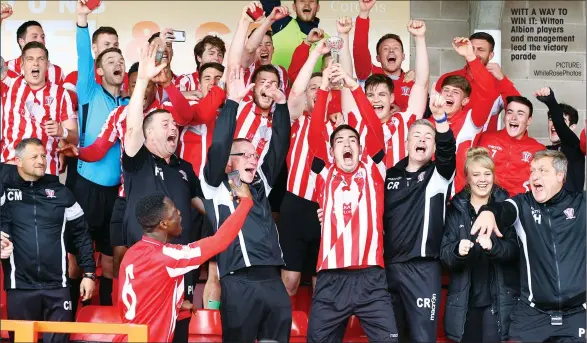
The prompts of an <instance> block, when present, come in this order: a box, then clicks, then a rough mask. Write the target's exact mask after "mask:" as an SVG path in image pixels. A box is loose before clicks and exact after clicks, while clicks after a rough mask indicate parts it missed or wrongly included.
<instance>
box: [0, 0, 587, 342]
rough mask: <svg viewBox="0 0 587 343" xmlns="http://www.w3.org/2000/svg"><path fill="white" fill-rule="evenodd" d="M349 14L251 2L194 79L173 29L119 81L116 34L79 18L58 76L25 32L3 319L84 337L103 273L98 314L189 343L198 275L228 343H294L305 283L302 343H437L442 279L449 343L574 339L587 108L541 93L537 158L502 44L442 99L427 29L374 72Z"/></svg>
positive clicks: (15, 104) (484, 38) (459, 49)
mask: <svg viewBox="0 0 587 343" xmlns="http://www.w3.org/2000/svg"><path fill="white" fill-rule="evenodd" d="M358 1H359V8H360V14H359V16H358V17H357V18H356V20H353V19H352V18H349V17H340V18H338V19H337V20H336V29H337V32H330V33H327V32H324V30H322V29H321V28H320V27H319V19H318V12H319V9H320V2H319V0H293V3H292V6H291V8H292V10H293V11H292V13H290V10H289V8H288V7H287V6H285V4H282V3H281V2H280V1H270V0H262V1H260V2H251V3H249V4H248V5H247V6H245V7H244V8H243V10H242V14H241V16H240V18H239V21H238V25H237V29H236V31H235V32H234V36H233V37H232V42H231V44H230V47H229V49H228V51H227V48H226V45H225V42H223V40H222V39H220V38H219V37H217V36H214V35H208V36H205V37H204V38H202V39H201V40H200V41H199V42H198V43H197V44H196V45H195V47H194V58H195V60H196V64H197V70H196V71H195V72H193V73H191V74H186V75H176V74H175V73H173V71H172V69H171V61H172V59H173V44H174V41H175V38H176V37H175V36H174V32H175V31H174V30H173V29H165V30H163V31H161V32H157V33H155V34H153V35H152V36H151V38H150V39H149V40H148V42H144V44H143V46H142V48H141V51H140V54H139V60H138V61H131V62H133V64H132V65H131V66H130V68H128V70H127V64H128V61H126V60H125V58H124V56H123V54H122V52H121V50H120V49H119V42H118V34H117V31H116V29H115V28H112V27H99V28H97V29H96V30H95V31H94V32H93V33H92V34H91V35H90V31H89V29H88V15H89V14H90V13H92V10H93V8H94V6H95V4H93V5H90V2H89V1H88V0H77V17H76V24H77V31H76V47H77V56H78V62H77V63H78V65H77V71H75V72H72V73H70V74H69V75H67V76H66V75H64V73H63V70H62V69H61V68H60V67H59V66H57V65H54V64H52V63H50V57H49V51H48V50H47V48H46V47H45V39H46V38H48V39H50V38H51V37H45V35H44V32H43V28H42V26H41V24H40V23H39V22H37V21H34V20H30V21H26V22H24V23H23V24H22V25H21V26H20V27H19V28H18V30H17V41H18V44H19V47H20V49H21V56H17V57H16V58H15V59H13V60H10V61H7V62H6V63H5V62H4V60H3V61H2V75H1V78H2V84H1V87H2V88H1V90H2V105H1V116H2V118H1V130H0V134H1V141H0V149H1V155H0V156H1V161H2V164H1V165H0V166H1V171H0V179H1V183H0V188H1V189H0V194H2V198H1V199H2V201H1V203H2V206H1V223H0V224H1V231H2V237H1V239H2V250H1V253H2V256H1V257H2V268H3V275H4V288H5V290H6V295H7V314H8V319H16V320H51V321H73V320H74V318H75V313H76V310H77V307H78V304H77V303H78V301H77V299H78V298H79V297H80V296H81V298H82V301H83V302H87V301H88V299H90V298H91V297H92V295H93V293H94V290H95V287H96V281H97V279H98V276H96V273H95V271H96V264H97V263H99V264H100V266H101V270H102V275H100V276H99V291H98V293H99V302H100V304H101V305H105V306H112V305H114V306H118V307H119V309H120V314H121V318H122V320H123V321H124V322H126V323H135V324H147V325H148V327H149V340H150V341H156V342H172V341H173V342H187V340H188V330H189V322H190V318H191V313H192V312H193V311H196V310H195V306H194V304H193V298H194V294H193V290H194V288H195V287H194V286H195V283H196V281H197V280H198V279H199V277H200V274H199V267H200V266H201V265H203V264H206V263H207V264H208V278H207V281H206V285H205V289H204V293H203V306H204V307H206V308H214V309H219V311H220V315H221V319H222V336H223V341H224V342H254V341H255V340H257V339H258V340H274V341H277V342H288V341H289V338H290V330H291V322H292V304H291V300H290V297H292V296H294V295H295V294H296V293H297V291H298V288H299V286H300V280H301V279H302V276H303V275H305V276H312V280H313V282H312V286H313V289H314V292H313V296H312V304H311V309H310V312H309V323H308V340H309V341H311V342H340V341H341V340H342V339H343V335H344V332H345V328H346V325H347V322H348V320H349V318H350V317H351V315H355V316H356V317H358V319H359V321H360V323H361V326H362V328H363V330H364V332H365V333H366V335H367V336H368V338H369V340H370V341H374V342H383V341H395V342H397V341H401V342H436V338H437V337H436V335H437V321H438V317H439V313H438V311H440V306H439V304H440V294H441V285H442V281H441V280H442V275H443V273H448V275H449V280H450V281H449V284H448V295H447V300H446V307H445V309H443V310H444V311H445V320H444V330H445V334H446V336H447V338H449V339H451V340H453V341H456V342H481V341H482V342H499V341H504V340H510V341H522V342H543V341H547V340H551V339H560V340H561V341H562V340H565V339H566V340H568V341H585V322H586V320H587V319H586V308H587V304H586V277H587V275H586V265H585V255H586V254H585V243H586V242H585V234H586V230H585V226H586V220H585V219H586V218H585V217H586V213H585V212H586V208H585V192H584V184H585V129H583V130H582V132H581V133H580V134H577V133H576V132H575V131H576V130H577V126H578V125H579V116H578V112H577V110H576V109H575V108H574V107H572V105H569V104H562V103H558V102H557V100H556V97H555V94H554V92H553V90H552V89H550V88H548V87H546V86H545V87H542V88H539V89H537V91H536V92H535V93H534V94H531V95H528V97H535V98H536V99H537V100H538V101H539V102H541V103H544V104H545V105H546V106H547V107H548V127H547V128H544V129H545V130H548V134H549V137H550V140H551V142H552V145H549V146H544V145H542V144H541V143H539V142H538V141H537V140H536V139H534V138H532V137H530V136H529V135H528V126H529V125H530V124H531V123H532V115H533V105H532V102H531V101H530V100H529V98H528V97H524V96H523V95H521V94H520V93H519V92H518V90H517V89H516V88H515V85H514V84H513V83H512V82H511V81H510V80H509V79H508V78H507V76H505V75H504V73H503V71H502V70H501V68H500V66H499V64H496V63H493V62H490V61H491V59H492V58H493V55H494V52H493V49H494V47H495V41H494V39H493V37H492V36H491V35H490V34H488V33H485V32H477V33H474V34H473V35H471V36H470V37H456V38H454V40H453V41H452V46H453V48H454V52H455V54H458V55H460V56H462V58H463V63H464V65H465V66H464V67H463V69H460V70H456V71H453V72H450V73H447V74H445V75H442V76H441V77H440V79H439V80H438V81H437V82H436V84H435V85H431V84H430V76H429V74H430V73H429V58H428V54H427V47H426V39H425V36H426V24H425V23H424V22H423V21H421V20H415V19H414V20H410V21H409V22H408V23H407V30H408V32H409V33H410V35H411V36H412V38H413V42H414V45H415V54H416V56H415V63H414V66H413V70H410V71H404V70H402V64H403V62H404V59H405V53H404V45H403V42H402V40H401V38H400V37H399V36H398V35H397V33H395V34H394V33H389V34H386V35H384V36H382V37H380V38H378V37H376V38H375V39H378V41H377V45H376V51H370V50H369V41H370V39H374V38H373V37H369V25H370V19H369V16H370V11H371V9H372V8H373V6H374V5H375V3H376V0H358ZM12 12H13V10H12V7H11V6H10V5H9V4H7V3H2V5H1V11H0V15H1V19H2V20H4V19H7V18H8V17H10V16H11V15H12ZM293 12H295V13H293ZM253 23H255V24H256V26H257V27H256V28H255V29H254V30H251V25H252V24H253ZM353 29H354V31H353ZM351 34H354V39H353V44H352V47H351V44H350V41H351V40H350V35H351ZM3 38H6V37H3ZM372 53H375V54H376V60H377V61H378V62H379V64H380V65H379V66H378V65H374V64H373V63H372V55H371V54H372ZM502 112H503V113H504V114H503V115H502ZM577 131H578V130H577ZM63 173H66V181H65V184H62V183H60V182H59V176H60V174H63ZM94 251H96V252H99V253H100V254H99V255H97V256H99V261H95V259H94V256H95V255H96V254H95V253H94ZM124 339H125V337H123V336H117V337H116V338H115V341H123V340H124ZM44 341H46V342H67V341H68V336H67V335H64V334H45V335H44ZM555 341H556V340H555Z"/></svg>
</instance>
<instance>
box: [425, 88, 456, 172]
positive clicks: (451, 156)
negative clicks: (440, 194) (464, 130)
mask: <svg viewBox="0 0 587 343" xmlns="http://www.w3.org/2000/svg"><path fill="white" fill-rule="evenodd" d="M445 105H446V100H445V99H444V98H443V97H442V96H440V95H439V94H434V95H432V97H431V98H430V110H431V111H432V115H433V119H434V121H435V122H436V137H435V140H436V152H435V165H436V170H437V171H438V173H439V174H440V175H441V176H442V177H443V178H444V179H445V180H450V179H451V178H452V177H453V175H454V173H455V170H456V165H457V157H456V153H457V145H456V141H455V137H454V134H453V132H452V130H451V129H450V125H449V124H448V117H447V116H446V114H445V112H444V106H445Z"/></svg>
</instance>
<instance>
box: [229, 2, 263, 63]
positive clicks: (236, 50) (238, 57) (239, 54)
mask: <svg viewBox="0 0 587 343" xmlns="http://www.w3.org/2000/svg"><path fill="white" fill-rule="evenodd" d="M257 6H260V3H258V2H256V1H255V2H251V3H249V4H248V5H247V6H245V8H243V10H242V13H241V17H240V20H239V22H238V24H237V27H236V32H235V33H234V36H233V37H232V43H230V49H229V50H228V57H227V68H228V72H230V70H231V69H234V70H238V68H239V67H241V63H242V59H243V53H244V50H245V49H244V48H245V40H246V38H247V31H248V29H249V25H250V24H251V23H252V22H253V20H252V19H251V17H249V15H248V14H247V10H248V9H251V10H252V11H253V12H254V11H255V9H256V8H257ZM261 38H262V37H261ZM247 67H248V66H247Z"/></svg>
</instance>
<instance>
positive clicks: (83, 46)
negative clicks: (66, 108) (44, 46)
mask: <svg viewBox="0 0 587 343" xmlns="http://www.w3.org/2000/svg"><path fill="white" fill-rule="evenodd" d="M76 11H77V31H76V35H75V40H76V45H77V83H76V85H75V90H76V93H77V99H78V103H79V104H80V105H84V104H87V103H88V102H90V100H91V96H92V94H93V92H94V91H95V90H96V88H97V87H98V84H97V83H96V77H95V76H94V58H93V57H92V41H91V40H90V31H89V30H88V15H89V14H90V13H91V12H92V11H91V10H90V9H89V8H88V6H86V5H85V4H84V2H82V1H81V0H77V8H76Z"/></svg>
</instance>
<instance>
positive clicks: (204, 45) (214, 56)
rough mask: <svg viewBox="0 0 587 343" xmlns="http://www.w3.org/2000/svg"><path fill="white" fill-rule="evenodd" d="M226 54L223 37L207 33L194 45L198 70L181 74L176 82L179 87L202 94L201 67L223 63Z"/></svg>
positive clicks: (182, 89)
mask: <svg viewBox="0 0 587 343" xmlns="http://www.w3.org/2000/svg"><path fill="white" fill-rule="evenodd" d="M224 54H226V45H225V44H224V41H223V40H222V39H221V38H219V37H217V36H212V35H207V36H205V37H204V38H202V39H201V40H200V41H199V42H198V43H197V44H196V46H194V58H195V59H196V68H197V70H196V71H195V72H193V73H191V74H184V75H181V76H180V77H179V78H178V79H177V81H176V84H175V85H176V86H177V88H179V89H180V90H181V91H182V92H188V93H192V94H190V95H195V94H193V93H195V92H199V93H200V94H199V96H202V95H201V93H202V90H201V89H200V67H201V66H202V65H204V64H206V63H219V64H222V62H223V61H224ZM184 94H185V93H184ZM198 100H199V99H198Z"/></svg>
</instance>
